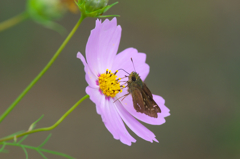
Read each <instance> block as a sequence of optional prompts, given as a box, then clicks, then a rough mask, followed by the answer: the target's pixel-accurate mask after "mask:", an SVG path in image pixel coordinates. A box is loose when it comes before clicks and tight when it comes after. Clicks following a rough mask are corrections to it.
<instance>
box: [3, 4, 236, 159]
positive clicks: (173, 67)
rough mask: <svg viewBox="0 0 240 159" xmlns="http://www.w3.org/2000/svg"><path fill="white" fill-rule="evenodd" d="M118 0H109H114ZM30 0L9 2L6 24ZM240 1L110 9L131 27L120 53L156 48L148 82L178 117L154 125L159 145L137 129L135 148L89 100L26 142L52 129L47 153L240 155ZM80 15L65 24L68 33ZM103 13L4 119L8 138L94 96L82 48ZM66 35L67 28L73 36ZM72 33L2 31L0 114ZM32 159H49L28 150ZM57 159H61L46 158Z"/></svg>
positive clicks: (169, 158)
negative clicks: (89, 91) (115, 134)
mask: <svg viewBox="0 0 240 159" xmlns="http://www.w3.org/2000/svg"><path fill="white" fill-rule="evenodd" d="M113 2H115V1H112V0H110V2H109V3H110V4H111V3H113ZM25 3H26V2H25V0H1V1H0V22H1V21H4V20H6V19H8V18H11V17H13V16H15V15H17V14H19V13H21V12H22V11H24V10H25V5H26V4H25ZM239 8H240V3H239V1H234V0H221V1H219V0H202V1H190V0H158V1H157V0H153V1H151V2H150V1H146V0H131V1H129V0H119V4H118V5H116V6H115V7H113V8H111V9H110V10H109V11H108V12H107V13H106V14H108V15H109V14H118V15H120V16H121V17H119V18H118V24H119V25H121V26H122V38H121V43H120V47H119V52H120V51H122V50H124V49H126V48H128V47H134V48H137V49H138V51H140V52H144V53H146V54H147V63H148V64H149V65H150V69H151V70H150V74H149V76H148V77H147V79H146V81H145V82H146V83H147V84H148V87H149V88H150V90H151V91H152V93H154V94H158V95H161V96H162V97H163V98H164V99H165V100H166V106H167V107H168V108H170V110H171V112H170V113H171V116H169V117H167V118H166V123H165V124H163V125H160V126H154V125H148V124H144V125H146V127H148V128H149V129H150V130H151V131H153V132H154V133H155V135H156V136H157V139H158V140H159V143H149V142H147V141H144V140H143V139H141V138H139V137H137V136H136V135H135V134H134V133H132V132H131V131H130V133H131V134H132V135H133V137H134V138H136V139H137V142H136V143H134V144H132V146H131V147H129V146H126V145H124V144H122V143H121V142H120V141H118V140H115V139H113V137H112V135H111V134H110V133H109V132H108V130H107V129H106V128H105V126H104V124H103V122H102V120H101V117H100V116H99V115H98V114H97V113H96V109H95V105H94V104H93V103H92V102H91V101H90V100H86V101H84V102H83V103H82V104H81V105H80V106H79V107H78V108H77V109H76V110H74V111H73V112H72V113H71V114H70V116H68V117H67V118H66V119H65V120H64V121H63V122H62V123H61V124H60V125H59V126H58V127H57V128H55V129H54V130H52V131H51V132H41V133H37V134H33V135H30V136H29V137H28V138H27V139H26V140H25V141H24V144H27V145H32V146H38V145H39V144H41V142H42V141H43V140H44V139H45V138H46V137H47V135H48V134H49V133H52V137H51V139H50V140H49V142H48V143H47V144H46V145H45V146H44V148H46V149H50V150H55V151H60V152H63V153H66V154H69V155H71V156H73V157H75V158H77V159H78V158H104V159H112V158H114V159H122V158H138V159H145V158H162V159H175V158H178V159H192V158H194V159H203V158H204V159H225V158H231V159H239V158H240V115H239V114H240V107H239V105H240V98H239V91H240V82H239V81H240V73H239V69H240V54H239V52H240V45H239V42H240V9H239ZM78 18H79V14H72V13H70V12H69V13H68V14H66V15H65V16H64V18H63V19H61V20H59V23H60V24H61V25H63V26H64V27H65V28H66V29H67V30H68V32H69V31H71V29H72V28H73V26H74V25H75V23H76V22H77V20H78ZM95 20H96V19H94V18H87V19H86V20H84V21H83V23H82V25H81V26H80V28H79V29H78V31H77V32H76V34H75V35H74V36H73V38H72V39H71V40H70V42H69V43H68V44H67V46H66V47H65V49H64V50H63V52H62V53H61V54H60V56H59V57H58V59H57V60H56V62H55V63H54V64H53V66H52V67H51V68H50V69H49V70H48V71H47V73H46V74H45V75H44V76H43V78H41V79H40V81H39V82H38V83H37V84H36V85H35V86H34V87H33V89H32V90H31V91H30V92H29V93H28V94H27V95H26V96H25V97H24V99H23V100H22V101H21V102H20V103H19V104H18V105H17V106H16V107H15V109H14V110H13V111H12V112H11V113H10V114H9V116H8V117H7V118H6V119H5V120H4V121H3V122H2V123H1V124H0V137H4V136H6V135H9V134H12V133H14V132H17V131H19V130H27V129H28V127H29V126H30V124H31V123H32V122H34V121H35V120H37V119H38V118H39V117H40V116H41V115H42V114H44V115H45V116H44V118H43V119H42V120H41V121H40V122H39V123H38V125H37V127H38V128H40V127H46V126H50V125H52V124H54V123H55V122H56V121H57V120H58V119H59V118H60V117H61V116H62V115H63V114H64V113H65V112H66V111H67V110H68V109H69V108H70V107H71V106H72V105H73V104H74V103H75V102H77V101H78V100H79V99H80V98H81V97H83V96H84V95H85V87H86V86H87V83H86V81H85V79H84V75H85V73H84V70H83V65H82V63H81V62H80V60H79V59H77V58H76V53H77V52H78V51H81V52H82V53H85V45H86V42H87V39H88V36H89V34H90V30H91V29H93V28H94V27H95ZM66 35H67V34H66ZM66 35H64V36H62V35H60V34H59V33H57V32H55V31H53V30H49V29H46V28H44V27H42V26H41V25H38V24H37V23H35V22H33V21H32V20H26V21H24V22H22V23H20V24H19V25H17V26H15V27H12V28H10V29H8V30H6V31H4V32H1V33H0V101H1V105H0V112H1V114H2V112H4V111H5V110H6V109H7V107H8V106H9V105H10V104H11V103H12V102H13V101H14V100H15V98H16V97H17V96H18V95H19V94H20V93H21V92H22V90H23V89H24V88H25V87H26V86H27V85H28V84H29V83H30V81H32V80H33V78H34V77H35V76H36V75H37V74H38V73H39V72H40V71H41V69H42V68H43V67H44V66H45V65H46V64H47V62H48V61H49V59H50V58H51V57H52V56H53V54H54V53H55V51H56V50H57V49H58V48H59V46H60V45H61V43H62V42H63V40H64V39H65V37H66ZM6 149H8V150H9V151H10V153H9V154H0V158H4V159H5V158H6V159H12V158H19V159H21V158H25V155H24V152H23V151H22V149H21V148H18V147H17V148H16V147H6ZM28 152H29V158H30V159H33V158H34V159H41V158H42V157H41V156H40V155H39V154H38V153H37V152H35V151H33V150H28ZM46 156H47V157H48V158H52V159H58V158H60V157H58V156H54V155H49V154H46Z"/></svg>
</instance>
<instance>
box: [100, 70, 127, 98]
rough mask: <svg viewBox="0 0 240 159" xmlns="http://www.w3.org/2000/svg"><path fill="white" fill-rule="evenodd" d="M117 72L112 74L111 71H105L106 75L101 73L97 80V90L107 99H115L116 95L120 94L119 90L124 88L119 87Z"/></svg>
mask: <svg viewBox="0 0 240 159" xmlns="http://www.w3.org/2000/svg"><path fill="white" fill-rule="evenodd" d="M117 72H118V70H117V71H116V72H115V73H112V72H111V70H108V69H107V70H106V73H103V74H101V75H100V76H99V78H98V84H99V88H100V90H101V91H102V93H103V94H104V95H106V96H108V97H112V98H113V97H115V96H116V94H118V93H119V92H122V89H121V88H124V87H125V86H124V85H122V86H121V85H120V81H119V80H121V78H117V75H116V74H117Z"/></svg>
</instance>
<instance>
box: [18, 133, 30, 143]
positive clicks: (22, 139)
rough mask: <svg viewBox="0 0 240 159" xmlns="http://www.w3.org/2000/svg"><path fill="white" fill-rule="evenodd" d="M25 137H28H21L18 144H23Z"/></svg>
mask: <svg viewBox="0 0 240 159" xmlns="http://www.w3.org/2000/svg"><path fill="white" fill-rule="evenodd" d="M27 137H28V135H25V136H23V137H22V138H21V140H20V141H18V144H21V142H23V141H24V140H25V139H26V138H27Z"/></svg>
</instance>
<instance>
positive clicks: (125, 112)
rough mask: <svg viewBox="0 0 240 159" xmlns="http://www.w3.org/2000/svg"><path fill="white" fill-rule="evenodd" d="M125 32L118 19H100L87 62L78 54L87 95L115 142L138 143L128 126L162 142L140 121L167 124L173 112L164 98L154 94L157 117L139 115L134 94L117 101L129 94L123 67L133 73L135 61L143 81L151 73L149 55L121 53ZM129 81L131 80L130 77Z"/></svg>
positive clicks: (146, 138)
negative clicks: (159, 110)
mask: <svg viewBox="0 0 240 159" xmlns="http://www.w3.org/2000/svg"><path fill="white" fill-rule="evenodd" d="M121 31H122V29H121V26H119V25H117V19H116V18H113V19H112V20H111V21H109V20H108V19H106V20H105V21H104V22H103V23H102V22H101V20H96V27H95V28H94V29H93V30H92V31H91V34H90V36H89V39H88V42H87V46H86V59H87V62H86V60H85V58H84V57H83V55H82V54H81V53H80V52H79V53H78V54H77V58H79V59H80V60H81V61H82V63H83V65H84V70H85V72H86V76H85V78H86V81H87V83H88V86H87V88H86V93H87V94H88V95H89V96H90V99H91V100H92V101H93V102H94V103H95V104H96V109H97V113H98V114H100V115H101V117H102V120H103V122H104V124H105V126H106V128H107V129H108V130H109V131H110V132H111V134H112V135H113V137H114V138H115V139H117V140H120V141H121V142H122V143H124V144H127V145H129V146H130V145H131V143H132V142H136V140H135V139H134V138H133V137H132V136H131V135H130V134H129V132H128V131H127V129H126V127H125V125H124V123H125V124H126V125H127V126H128V127H129V128H130V129H131V130H132V131H133V132H134V133H135V134H136V135H138V136H139V137H141V138H143V139H144V140H147V141H150V142H153V141H156V142H158V140H157V139H156V138H155V135H154V133H152V132H151V131H150V130H148V129H147V128H146V127H145V126H143V125H142V124H141V123H140V122H139V121H138V120H140V121H143V122H145V123H148V124H152V125H161V124H163V123H165V119H164V117H167V116H169V115H170V113H169V109H168V108H167V107H166V106H165V105H164V103H165V101H164V99H163V98H162V97H160V96H158V95H154V94H153V99H154V100H155V102H156V103H157V104H158V106H159V107H160V109H161V113H158V117H157V118H153V117H150V116H147V115H145V114H143V113H140V112H137V111H136V110H135V109H134V106H133V101H132V96H131V95H128V96H127V97H126V98H125V99H124V100H121V99H120V100H117V99H118V98H119V97H122V96H123V95H125V94H127V93H128V91H127V88H124V87H123V85H120V82H119V81H120V80H119V78H117V77H124V76H125V75H126V73H125V72H124V71H119V72H117V70H118V69H120V68H121V69H124V70H126V71H127V72H129V73H131V72H132V71H134V67H133V64H132V62H131V60H130V59H131V58H132V59H133V61H134V65H135V69H136V72H137V73H139V75H140V77H141V79H142V80H143V81H144V80H145V78H146V77H147V75H148V73H149V66H148V65H147V64H146V63H145V60H146V54H144V53H139V52H138V51H137V50H136V49H134V48H128V49H126V50H124V51H122V52H121V53H119V54H117V51H118V46H119V42H120V38H121ZM110 70H111V71H112V72H113V73H112V72H110ZM115 71H116V72H115ZM114 72H115V73H116V74H114ZM110 74H111V75H110ZM125 79H126V80H127V78H125ZM126 80H124V81H126ZM103 81H104V83H103ZM121 84H123V82H121ZM137 119H138V120H137ZM123 122H124V123H123Z"/></svg>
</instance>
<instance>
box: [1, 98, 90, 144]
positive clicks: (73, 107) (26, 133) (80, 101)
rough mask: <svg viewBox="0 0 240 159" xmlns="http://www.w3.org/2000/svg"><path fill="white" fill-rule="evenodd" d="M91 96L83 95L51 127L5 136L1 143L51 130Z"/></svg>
mask: <svg viewBox="0 0 240 159" xmlns="http://www.w3.org/2000/svg"><path fill="white" fill-rule="evenodd" d="M87 98H89V95H85V96H84V97H82V98H81V99H80V100H79V101H78V102H77V103H76V104H74V105H73V106H72V107H71V108H70V109H69V110H68V111H67V112H66V113H65V114H64V115H63V116H62V117H61V118H60V119H59V120H58V121H57V122H56V123H55V124H53V125H52V126H50V127H45V128H39V129H35V130H31V131H27V132H24V133H21V134H18V135H15V136H10V137H5V138H2V139H0V143H1V142H3V141H7V140H12V139H14V138H19V137H21V136H25V135H28V134H32V133H36V132H41V131H50V130H52V129H54V128H56V127H57V126H58V125H59V124H60V123H61V122H62V121H63V120H64V119H65V118H66V117H67V116H68V115H69V114H70V113H71V112H72V111H73V110H74V109H75V108H77V106H78V105H79V104H80V103H82V102H83V101H84V100H85V99H87Z"/></svg>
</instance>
